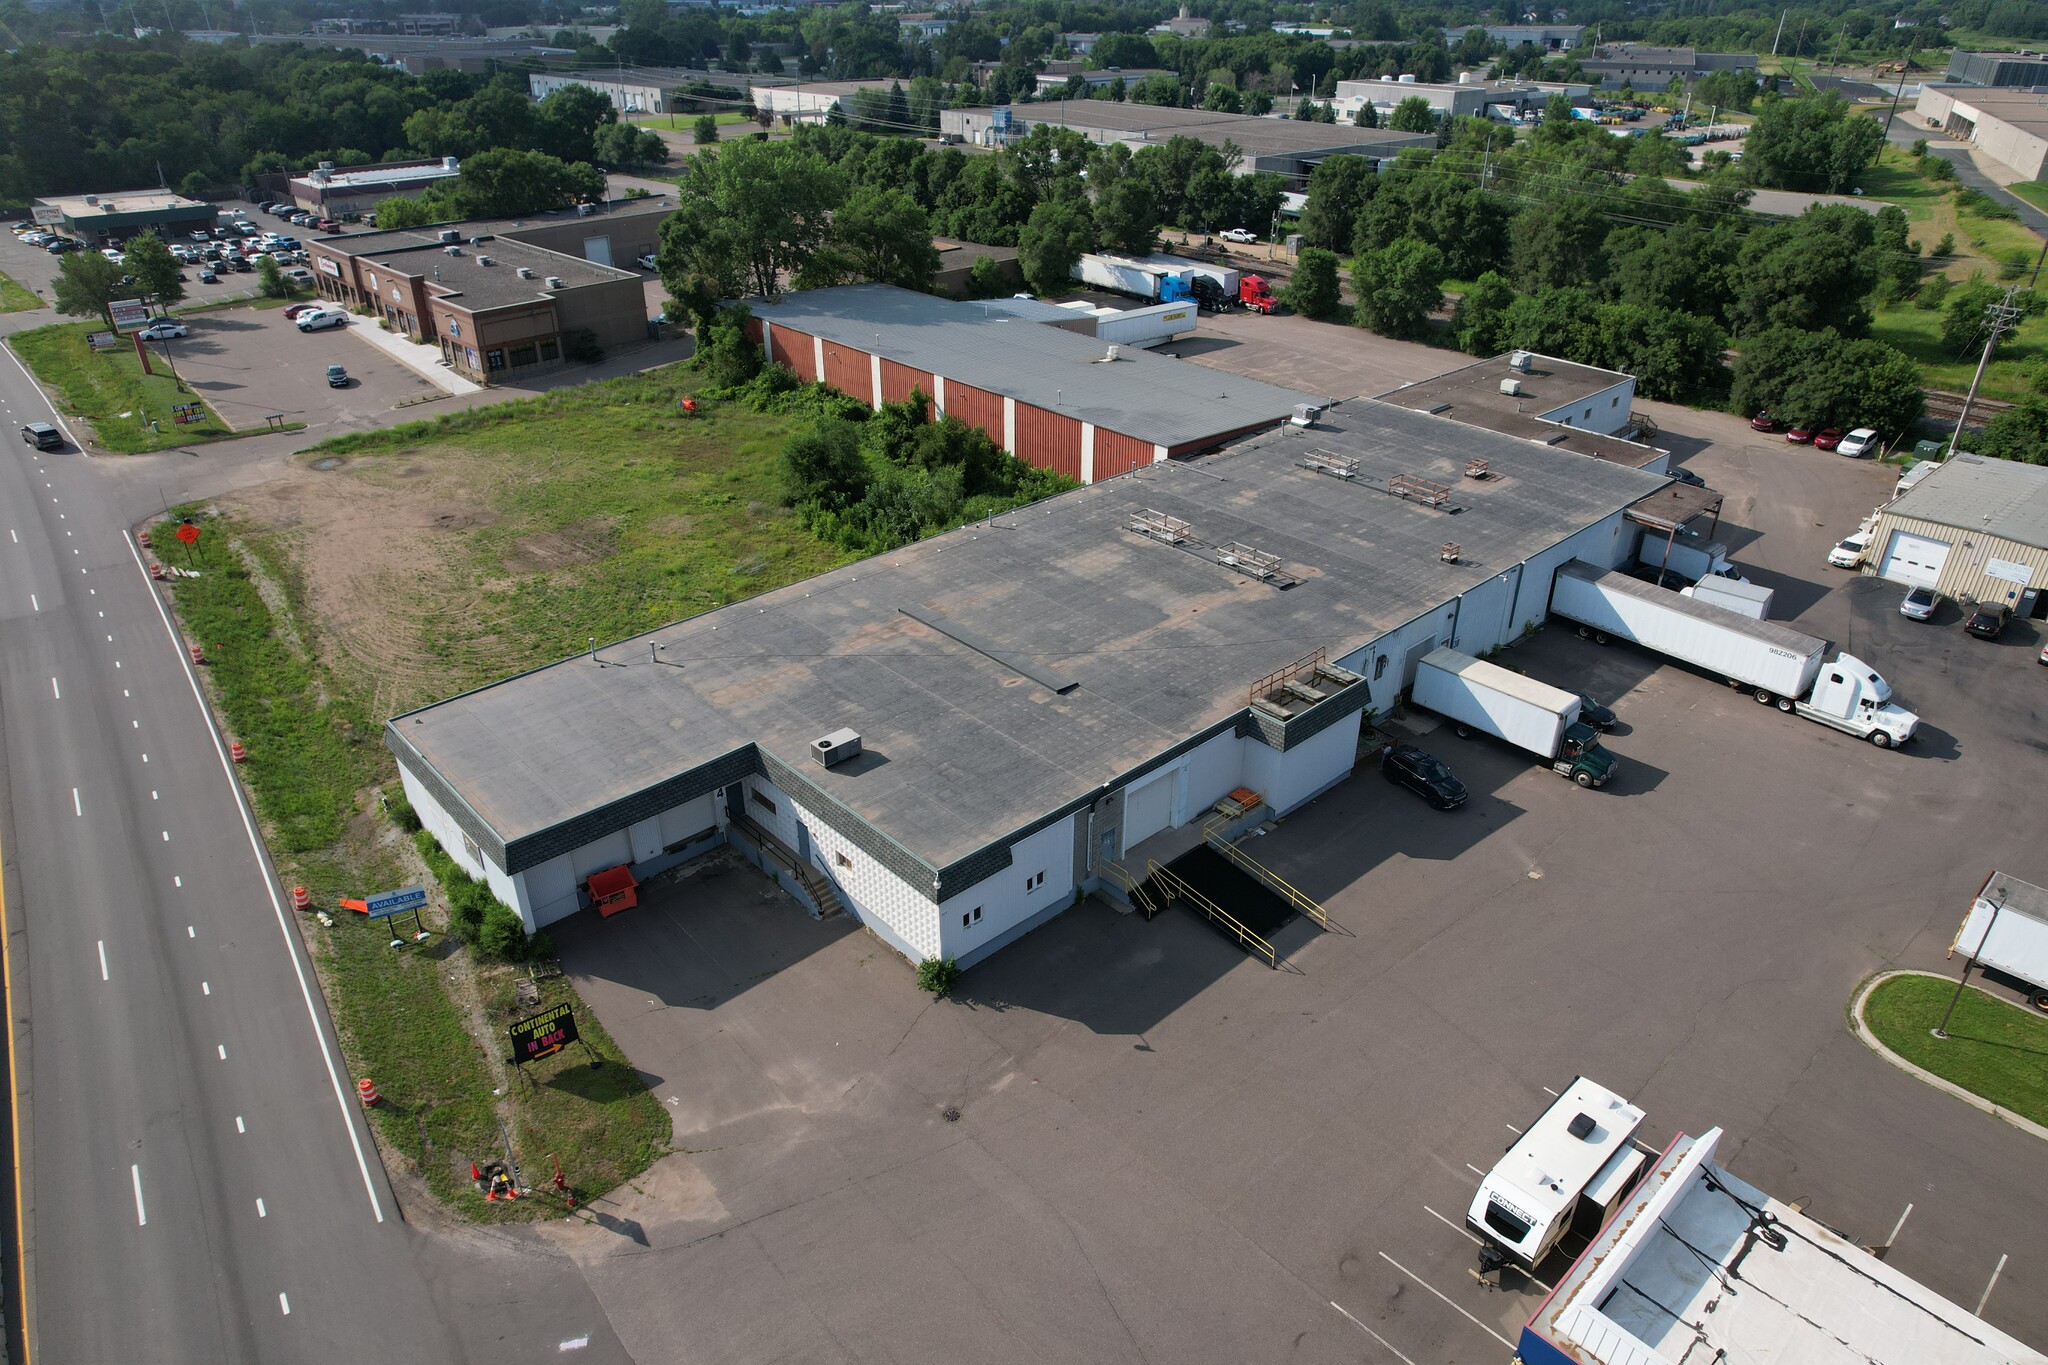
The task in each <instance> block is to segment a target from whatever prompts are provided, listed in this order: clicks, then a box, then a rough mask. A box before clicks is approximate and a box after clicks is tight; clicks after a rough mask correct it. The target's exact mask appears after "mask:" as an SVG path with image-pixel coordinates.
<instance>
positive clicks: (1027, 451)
mask: <svg viewBox="0 0 2048 1365" xmlns="http://www.w3.org/2000/svg"><path fill="white" fill-rule="evenodd" d="M750 307H751V308H752V310H753V319H752V321H750V322H749V323H748V325H747V330H748V334H749V335H750V336H752V337H753V339H754V340H755V341H756V342H757V343H759V345H760V346H761V349H762V350H763V351H764V352H765V353H766V354H767V356H768V357H769V359H771V360H775V361H778V362H780V363H781V364H784V365H787V366H789V368H790V369H792V370H794V371H795V372H796V373H797V375H798V376H799V377H800V378H802V379H803V380H805V381H806V382H811V381H816V380H823V381H824V382H825V383H827V384H829V385H831V386H832V387H833V388H835V389H837V390H839V391H840V392H841V393H844V394H848V395H850V396H851V397H854V398H858V399H859V400H860V401H861V402H863V403H868V404H871V405H873V406H876V407H879V406H880V405H881V404H883V403H900V402H902V401H903V400H904V399H906V398H908V397H909V396H910V392H911V390H912V389H917V390H919V391H921V392H923V393H924V395H925V396H926V397H927V398H930V399H931V400H932V404H933V406H934V407H935V408H936V409H937V410H938V411H940V412H943V413H945V414H947V415H948V416H951V417H957V418H958V419H960V420H961V421H963V422H965V423H967V424H968V425H969V426H972V427H979V428H980V429H981V430H982V431H984V432H986V433H987V434H988V437H989V439H990V440H992V441H994V442H995V443H996V444H997V445H999V446H1001V447H1002V448H1003V449H1004V450H1007V451H1009V452H1010V453H1011V454H1012V455H1015V456H1016V457H1017V458H1018V459H1020V460H1023V461H1025V462H1026V463H1027V464H1033V465H1036V466H1038V467H1039V468H1040V469H1051V470H1056V471H1058V472H1059V473H1062V474H1065V475H1067V476H1068V477H1069V478H1073V479H1078V480H1080V481H1081V482H1082V483H1093V482H1095V481H1096V480H1097V479H1106V478H1110V477H1112V476H1114V475H1117V474H1123V473H1128V472H1129V471H1130V470H1133V469H1137V468H1139V467H1140V466H1143V465H1148V464H1152V463H1154V462H1156V461H1159V460H1165V459H1170V458H1172V457H1174V456H1177V455H1188V454H1192V453H1194V452H1196V451H1200V450H1208V449H1211V448H1213V447H1216V446H1220V445H1222V444H1223V443H1224V442H1226V441H1228V440H1231V439H1233V438H1235V437H1239V436H1244V435H1246V434H1248V433H1251V432H1255V431H1261V430H1264V429H1265V428H1267V427H1270V426H1275V425H1278V424H1279V423H1281V422H1285V421H1288V420H1290V419H1291V418H1292V417H1293V416H1294V415H1295V411H1296V409H1297V408H1299V407H1301V406H1303V405H1306V406H1309V407H1317V408H1319V407H1321V406H1323V405H1324V403H1325V402H1326V401H1327V400H1325V399H1321V398H1316V397H1313V396H1311V395H1309V394H1305V393H1298V392H1296V391H1295V390H1293V389H1283V388H1281V387H1279V386H1278V385H1275V384H1267V383H1263V382H1261V381H1259V380H1256V379H1246V378H1244V377H1242V376H1239V375H1234V374H1228V373H1225V372H1223V371H1221V370H1212V369H1209V368H1208V367H1207V366H1203V365H1196V364H1193V363H1192V362H1189V361H1183V360H1174V359H1169V358H1167V357H1165V356H1157V355H1149V354H1147V353H1145V352H1143V351H1139V350H1134V349H1131V348H1129V347H1114V346H1110V345H1107V344H1105V343H1103V342H1100V341H1097V340H1095V339H1094V338H1092V337H1085V336H1077V335H1075V334H1074V333H1073V332H1069V331H1065V330H1063V329H1062V328H1060V327H1057V326H1047V325H1046V324H1045V323H1043V322H1036V321H1030V320H1028V319H1027V318H1024V317H1019V316H1017V315H1016V306H1015V305H1013V304H1011V303H1010V302H1008V301H1004V302H1002V303H999V304H980V303H960V302H955V301H953V300H950V299H938V298H933V297H932V296H931V295H929V294H919V293H916V292H914V291H912V290H908V289H897V288H894V287H892V286H890V285H886V284H850V285H846V286H844V287H841V288H837V289H806V290H801V291H799V292H797V293H793V294H785V295H784V296H783V297H782V298H781V299H780V300H779V301H776V302H772V303H771V302H767V301H764V300H760V299H755V300H751V301H750ZM1034 311H1035V310H1034ZM1042 311H1044V312H1047V313H1051V314H1055V315H1057V316H1059V317H1060V318H1061V320H1062V321H1065V322H1069V323H1071V322H1072V321H1073V320H1074V319H1073V315H1072V314H1071V313H1064V314H1062V313H1059V311H1058V310H1053V309H1044V310H1042Z"/></svg>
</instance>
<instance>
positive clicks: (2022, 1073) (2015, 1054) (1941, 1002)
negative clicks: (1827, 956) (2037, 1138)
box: [1863, 975, 2048, 1123]
mask: <svg viewBox="0 0 2048 1365" xmlns="http://www.w3.org/2000/svg"><path fill="white" fill-rule="evenodd" d="M1955 992H1956V988H1955V983H1954V982H1953V981H1949V980H1946V979H1944V978H1942V977H1938V976H1914V975H1906V976H1894V977H1892V978H1890V979H1889V980H1886V981H1884V982H1882V983H1880V984H1879V985H1878V987H1877V988H1876V989H1875V990H1873V991H1871V993H1870V995H1869V998H1868V999H1866V1000H1865V1001H1864V1002H1863V1020H1864V1022H1865V1023H1867V1024H1869V1025H1870V1031H1871V1032H1872V1033H1874V1034H1876V1035H1877V1037H1878V1041H1880V1042H1882V1043H1883V1044H1884V1045H1885V1046H1886V1047H1888V1048H1890V1049H1891V1050H1892V1051H1893V1052H1896V1053H1898V1054H1899V1056H1901V1057H1904V1058H1905V1059H1906V1060H1907V1061H1909V1062H1911V1063H1913V1065H1915V1066H1918V1067H1922V1068H1924V1069H1925V1070H1928V1071H1931V1072H1933V1073H1934V1074H1935V1075H1937V1076H1939V1077H1941V1078H1942V1079H1943V1080H1945V1081H1948V1082H1951V1083H1952V1084H1955V1085H1959V1086H1961V1087H1962V1088H1963V1089H1965V1090H1967V1091H1969V1092H1970V1093H1971V1094H1973V1095H1979V1096H1982V1097H1983V1098H1984V1099H1987V1100H1990V1101H1991V1102H1992V1103H1993V1104H1996V1105H1999V1106H2001V1107H2003V1108H2006V1109H2010V1110H2011V1111H2012V1112H2013V1113H2015V1114H2019V1115H2021V1116H2023V1117H2025V1118H2029V1119H2032V1120H2033V1121H2034V1122H2036V1123H2048V1018H2040V1017H2036V1016H2035V1015H2032V1014H2029V1013H2027V1012H2026V1011H2024V1010H2021V1009H2017V1008H2015V1007H2014V1006H2012V1005H2009V1004H2007V1003H2006V1002H2005V1001H2003V1000H1999V999H1996V998H1995V997H1993V996H1990V995H1987V994H1985V993H1984V992H1983V991H1980V990H1977V989H1975V988H1972V989H1969V990H1965V991H1964V992H1963V995H1962V999H1961V1000H1959V1001H1957V1002H1956V1012H1955V1015H1954V1017H1953V1018H1951V1019H1950V1020H1949V1023H1948V1038H1947V1039H1946V1040H1943V1039H1940V1038H1936V1037H1935V1036H1934V1034H1933V1029H1934V1027H1935V1026H1936V1025H1937V1024H1939V1023H1940V1022H1941V1016H1942V1012H1943V1011H1944V1010H1946V1009H1947V1008H1948V1002H1949V1000H1950V998H1951V997H1953V996H1954V995H1955Z"/></svg>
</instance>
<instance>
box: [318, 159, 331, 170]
mask: <svg viewBox="0 0 2048 1365" xmlns="http://www.w3.org/2000/svg"><path fill="white" fill-rule="evenodd" d="M320 169H321V170H323V171H331V170H333V169H334V163H333V162H332V161H323V162H321V163H320Z"/></svg>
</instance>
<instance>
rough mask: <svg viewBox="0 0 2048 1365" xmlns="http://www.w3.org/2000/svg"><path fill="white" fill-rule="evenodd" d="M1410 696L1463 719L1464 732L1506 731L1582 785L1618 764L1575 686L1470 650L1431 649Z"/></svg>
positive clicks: (1594, 783)
mask: <svg viewBox="0 0 2048 1365" xmlns="http://www.w3.org/2000/svg"><path fill="white" fill-rule="evenodd" d="M1409 696H1410V697H1411V698H1412V699H1413V700H1414V702H1415V704H1416V705H1417V706H1420V707H1423V708H1425V709H1427V710H1430V711H1434V712H1436V713H1437V714H1438V715H1440V716H1445V717H1448V718H1449V719H1451V720H1453V721H1455V722H1457V728H1458V733H1459V735H1461V736H1463V735H1469V734H1470V733H1471V732H1472V731H1474V730H1478V731H1480V732H1481V733H1482V734H1488V735H1492V736H1493V737H1494V738H1495V739H1504V740H1506V741H1507V742H1508V743H1510V744H1512V745H1514V746H1515V747H1516V748H1518V749H1527V750H1528V751H1529V752H1530V753H1532V754H1534V755H1536V757H1538V758H1540V759H1542V760H1543V761H1544V762H1545V763H1547V764H1549V765H1550V770H1551V771H1552V772H1554V773H1556V774H1557V775H1558V776H1559V777H1568V778H1570V779H1571V780H1572V781H1574V782H1576V783H1578V784H1579V785H1580V786H1581V787H1599V786H1605V785H1606V783H1607V779H1608V778H1610V777H1612V776H1614V774H1615V772H1616V771H1617V770H1618V769H1619V767H1620V764H1618V763H1616V762H1615V759H1614V755H1612V754H1610V753H1608V752H1607V751H1606V750H1605V749H1603V748H1601V747H1600V736H1599V735H1598V734H1596V733H1595V732H1594V730H1593V727H1592V726H1590V725H1586V724H1582V723H1581V722H1580V720H1579V697H1578V694H1577V693H1575V692H1567V691H1565V690H1564V689H1563V688H1561V687H1552V686H1551V685H1550V684H1549V683H1543V682H1538V681H1536V679H1534V678H1525V677H1523V676H1522V675H1521V674H1519V673H1511V672H1509V671H1508V670H1507V669H1505V668H1502V667H1500V666H1499V665H1497V664H1490V663H1487V662H1486V661H1485V660H1484V659H1475V658H1473V657H1472V656H1471V655H1470V654H1461V653H1459V652H1458V651H1457V650H1455V649H1432V650H1431V651H1430V652H1429V653H1427V654H1425V655H1424V656H1423V657H1422V661H1421V662H1420V663H1419V664H1417V665H1416V668H1415V687H1414V689H1413V690H1412V691H1411V692H1410V693H1409Z"/></svg>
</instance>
